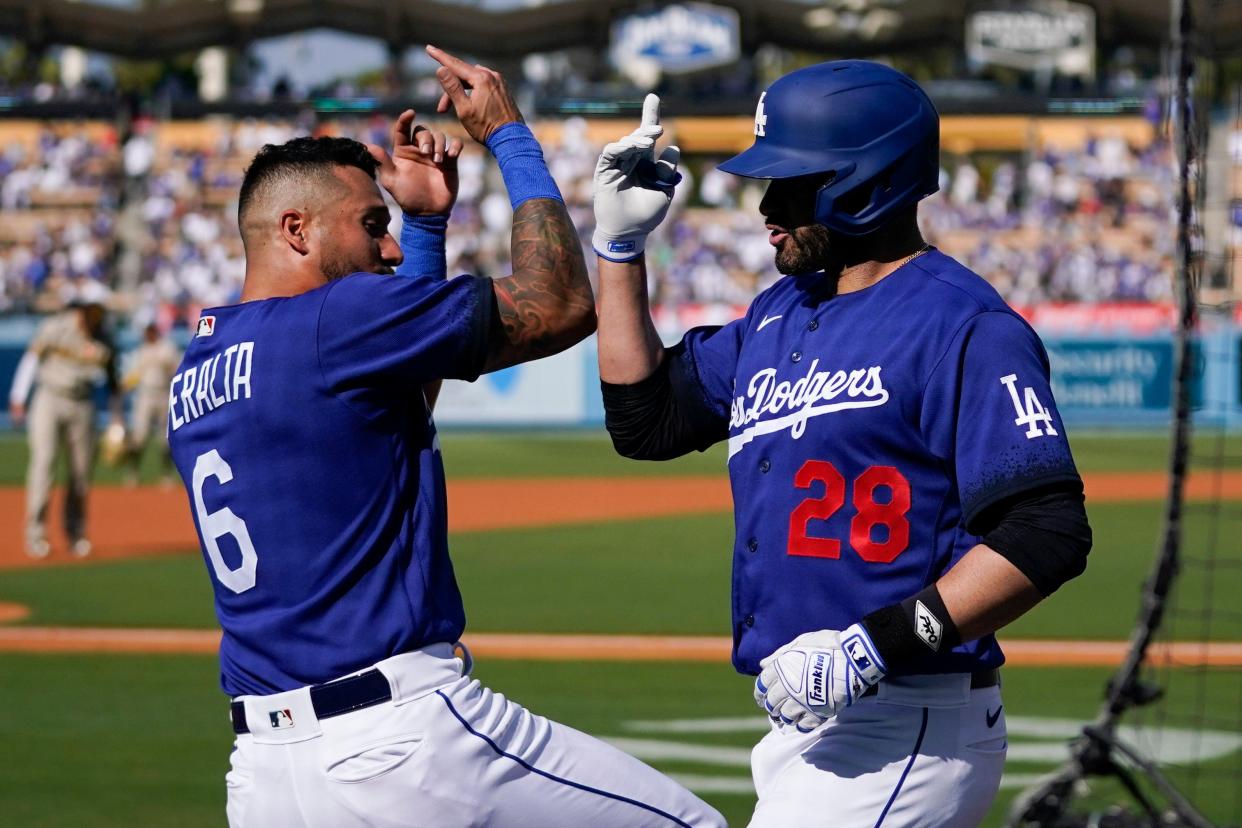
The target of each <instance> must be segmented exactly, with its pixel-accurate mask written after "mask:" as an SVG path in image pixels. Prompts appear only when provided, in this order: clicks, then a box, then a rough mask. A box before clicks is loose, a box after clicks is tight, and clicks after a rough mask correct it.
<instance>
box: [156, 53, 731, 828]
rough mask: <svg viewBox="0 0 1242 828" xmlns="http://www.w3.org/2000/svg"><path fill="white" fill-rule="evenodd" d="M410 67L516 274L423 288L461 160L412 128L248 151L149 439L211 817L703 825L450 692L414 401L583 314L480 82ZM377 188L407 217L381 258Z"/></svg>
mask: <svg viewBox="0 0 1242 828" xmlns="http://www.w3.org/2000/svg"><path fill="white" fill-rule="evenodd" d="M430 51H431V54H432V57H434V58H436V59H437V60H439V61H440V62H441V63H443V64H444V66H445V68H442V69H440V70H439V72H438V76H439V78H440V81H441V83H442V84H443V86H444V88H445V97H444V99H443V100H442V101H441V109H442V110H445V109H447V108H448V107H449V105H450V104H451V105H452V106H453V107H455V109H456V112H457V115H458V117H459V118H460V120H461V122H462V124H463V126H464V127H465V128H466V130H467V131H468V132H469V133H470V135H471V136H472V137H474V138H475V139H476V140H478V141H480V142H482V143H486V145H487V146H488V148H489V149H490V150H491V152H492V153H493V155H495V157H496V160H497V162H498V164H499V166H500V168H501V172H502V175H503V176H504V179H505V183H506V186H507V188H508V191H509V195H510V198H511V200H512V202H513V205H514V218H513V230H512V248H513V256H512V259H513V263H514V272H513V275H512V276H509V277H506V278H503V279H497V280H495V281H492V280H490V279H486V278H478V277H474V276H459V277H457V278H455V279H450V280H445V279H444V278H443V275H444V274H443V271H444V252H443V239H444V231H445V227H446V224H447V214H448V212H449V210H450V208H451V207H452V204H453V202H454V200H455V198H456V187H457V181H456V167H455V164H456V162H455V157H456V153H457V152H458V150H459V145H457V144H455V143H449V142H447V141H446V139H445V137H444V136H443V135H442V134H432V133H430V132H427V131H426V130H424V129H422V128H421V127H418V128H415V127H414V123H413V122H414V113H413V112H406V113H404V114H403V115H402V116H401V117H400V118H399V119H398V121H397V124H396V127H395V128H394V133H393V134H394V141H393V143H394V149H393V157H389V155H388V154H387V153H385V152H384V151H383V150H382V149H380V148H379V147H372V148H370V151H369V152H368V149H367V148H366V147H363V146H362V145H361V144H358V143H357V142H354V141H350V140H348V139H343V138H320V139H311V138H302V139H295V140H294V141H290V142H288V143H286V144H284V145H281V146H279V147H276V146H267V147H264V149H263V150H261V151H260V153H259V154H258V155H257V156H256V157H255V160H254V162H253V163H252V164H251V166H250V168H249V169H248V170H247V173H246V177H245V179H244V181H243V183H242V188H241V194H240V197H239V223H240V225H241V230H242V236H243V241H244V243H245V247H246V281H245V285H244V287H243V291H242V296H241V303H240V304H237V305H231V306H226V307H218V308H210V309H207V310H205V311H204V313H203V315H202V317H201V318H200V321H199V324H198V329H197V335H196V337H195V338H194V340H193V341H192V342H191V343H190V345H189V347H188V349H187V351H186V355H185V359H184V361H183V362H182V365H181V366H180V370H179V371H178V372H177V374H176V375H175V376H174V377H173V380H172V383H171V387H170V395H169V402H170V407H169V426H170V444H171V446H172V451H173V458H174V460H175V462H176V464H177V467H178V470H179V471H180V472H181V475H182V477H183V479H184V480H185V483H186V488H187V493H188V495H189V498H190V503H191V508H192V510H193V513H194V519H195V524H196V527H197V529H198V532H199V536H200V540H201V543H202V546H203V553H204V560H205V562H206V564H207V567H208V570H209V571H210V572H211V573H212V576H213V577H212V584H213V587H214V590H215V601H216V612H217V616H218V618H219V620H220V624H221V627H222V628H223V633H224V634H223V638H222V641H221V646H220V663H221V683H222V685H223V688H224V690H225V692H226V693H228V694H229V695H230V696H232V697H233V698H234V700H233V703H232V706H231V712H232V718H233V727H234V730H235V732H236V733H237V734H238V735H237V741H236V750H235V751H234V753H233V756H232V760H231V761H232V770H231V772H230V773H229V774H228V778H227V782H228V819H229V823H230V825H232V826H235V828H240V826H255V827H256V828H279V827H280V826H323V828H342V827H343V826H355V825H374V826H428V827H430V828H436V827H437V826H446V827H451V826H530V827H531V828H550V827H553V826H567V828H568V826H573V828H582V826H596V827H597V828H602V826H627V827H628V826H662V827H663V826H719V825H722V824H723V820H722V819H721V818H720V816H719V814H717V813H716V812H715V811H714V810H712V809H711V808H710V807H708V806H707V805H706V804H704V803H703V802H702V801H700V800H699V799H698V798H697V797H695V796H693V795H692V794H691V793H690V792H689V791H687V790H685V789H684V788H682V787H681V786H680V785H678V784H676V783H675V782H673V781H672V780H670V779H668V778H667V777H665V776H663V775H662V774H660V773H658V772H656V771H655V770H653V769H651V768H650V767H648V766H646V765H644V764H642V763H641V762H639V761H637V760H636V759H634V758H632V757H630V756H627V755H626V754H624V753H621V752H620V751H618V750H616V749H614V748H612V747H610V746H608V745H606V744H604V743H603V742H600V741H598V740H596V739H593V738H591V737H589V736H587V735H585V734H583V733H579V732H578V731H575V730H573V729H571V728H568V727H565V726H563V725H559V724H556V723H553V722H550V721H548V720H547V719H544V718H542V717H540V716H536V715H534V714H532V713H530V712H528V711H526V710H525V709H523V708H522V707H521V706H519V705H517V704H515V703H514V702H512V701H509V700H508V699H506V698H505V697H504V696H501V695H498V694H495V693H493V692H492V691H491V690H489V689H487V688H485V687H483V686H481V685H480V684H479V682H477V681H472V680H471V679H470V677H469V669H470V668H469V659H468V657H467V656H465V655H464V654H463V657H461V658H459V657H457V656H456V655H455V652H454V642H456V641H457V640H458V639H459V637H460V636H461V634H462V631H463V629H464V626H465V616H464V611H463V607H462V600H461V595H460V593H459V592H458V589H457V584H456V580H455V578H454V576H453V568H452V564H451V562H450V560H449V557H448V548H447V546H448V544H447V511H446V503H445V489H444V470H443V465H442V464H441V461H440V452H439V442H438V440H437V438H436V430H435V425H434V422H433V421H432V418H431V412H430V407H429V406H428V404H427V402H426V400H425V398H424V396H423V394H422V393H421V392H420V389H422V388H424V387H426V386H427V385H428V384H429V383H434V382H435V381H437V380H440V379H443V378H448V377H453V378H460V379H473V378H475V377H477V376H478V375H479V374H480V373H481V372H485V371H493V370H497V369H500V368H503V367H506V366H510V365H514V364H517V363H520V362H524V361H527V360H530V359H534V358H537V357H540V356H544V355H547V354H550V353H555V352H557V351H559V350H562V349H564V348H567V347H569V346H570V345H572V344H574V343H575V342H577V341H579V340H581V339H582V338H583V337H585V336H586V335H587V334H589V333H590V332H591V330H592V329H593V327H594V313H593V310H594V308H593V302H592V295H591V288H590V284H589V282H588V281H587V278H586V267H585V263H584V261H583V258H582V250H581V246H580V243H579V241H578V236H577V233H576V232H575V230H574V227H573V224H572V223H571V221H570V219H569V216H568V213H567V212H566V210H565V206H564V203H563V201H562V200H561V198H560V194H559V192H558V191H557V189H556V185H555V183H554V182H553V181H552V178H551V176H550V175H549V174H548V171H547V167H546V166H545V164H544V161H543V155H542V151H541V150H540V147H539V145H538V143H536V141H535V139H534V136H533V135H532V134H531V132H530V130H529V129H527V128H526V126H525V125H524V124H523V123H522V122H521V116H520V114H519V113H518V111H517V108H516V106H515V105H514V103H513V101H512V99H511V98H510V96H509V93H508V91H507V90H506V88H505V85H504V83H503V81H502V80H501V78H500V76H499V75H498V74H496V73H495V72H493V71H491V70H489V69H486V68H483V67H478V66H470V65H468V64H465V63H463V62H462V61H460V60H457V59H456V58H453V57H451V56H449V55H446V54H444V53H443V52H440V51H438V50H434V49H432V50H430ZM467 84H468V85H469V87H470V88H471V89H472V92H471V94H470V95H467V94H466V85H467ZM377 162H378V164H377ZM377 167H378V168H377ZM376 172H378V175H379V180H380V182H381V183H382V184H383V185H384V187H385V188H386V189H387V190H388V191H389V192H390V193H391V194H392V196H393V198H394V199H395V200H396V202H397V204H398V205H400V206H401V208H402V210H403V211H404V213H405V217H404V219H403V226H402V232H401V239H402V245H401V247H400V248H399V247H398V244H397V242H396V241H395V240H394V239H393V238H392V236H390V235H389V234H388V230H387V227H388V220H389V217H388V211H387V208H386V207H385V206H384V201H383V199H382V198H381V197H380V191H379V188H378V187H377V186H376V183H375V180H374V175H375V173H376ZM403 250H404V255H403ZM394 268H396V274H397V275H395V276H394V275H386V274H391V273H392V272H393V269H394ZM402 277H404V278H402Z"/></svg>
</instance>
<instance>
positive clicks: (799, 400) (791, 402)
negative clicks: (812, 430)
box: [729, 359, 888, 457]
mask: <svg viewBox="0 0 1242 828" xmlns="http://www.w3.org/2000/svg"><path fill="white" fill-rule="evenodd" d="M881 370H882V369H881V366H879V365H872V366H871V367H869V368H856V369H854V370H851V371H845V370H839V371H831V370H829V371H821V370H819V360H818V359H816V360H813V361H812V362H811V365H810V368H808V369H807V372H806V376H804V377H802V378H801V379H798V380H795V381H793V382H790V381H789V380H782V381H781V382H777V381H776V369H775V368H764V369H763V370H762V371H759V372H758V373H756V374H755V375H754V376H753V377H751V378H750V383H749V384H747V386H746V394H745V395H744V396H741V397H737V398H736V399H734V400H733V407H732V411H731V412H730V414H729V428H730V429H731V430H732V429H737V428H740V429H742V431H741V433H739V434H734V435H733V436H732V437H730V438H729V457H733V455H735V454H737V453H738V452H739V451H741V450H742V447H743V446H745V445H746V444H747V443H749V442H750V441H751V440H753V439H755V438H756V437H758V436H759V435H761V434H772V433H775V432H777V431H784V430H785V429H789V436H791V437H793V438H794V439H795V440H797V439H798V438H799V437H801V436H802V435H803V434H805V433H806V422H807V420H809V419H811V418H812V417H819V416H821V415H823V414H831V413H833V412H834V411H844V410H846V409H850V408H874V407H876V406H880V405H884V403H886V402H888V391H887V389H885V388H884V381H883V380H882V379H881V378H880V371H881Z"/></svg>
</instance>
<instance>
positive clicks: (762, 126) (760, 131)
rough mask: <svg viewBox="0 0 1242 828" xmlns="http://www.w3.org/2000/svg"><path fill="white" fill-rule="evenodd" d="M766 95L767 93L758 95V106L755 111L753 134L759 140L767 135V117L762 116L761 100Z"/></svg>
mask: <svg viewBox="0 0 1242 828" xmlns="http://www.w3.org/2000/svg"><path fill="white" fill-rule="evenodd" d="M767 95H768V93H767V92H760V93H759V106H758V108H756V109H755V134H756V135H758V136H759V137H760V138H762V137H764V136H765V135H767V134H768V133H767V130H766V127H767V125H768V116H767V115H764V114H763V99H764V98H766V97H767Z"/></svg>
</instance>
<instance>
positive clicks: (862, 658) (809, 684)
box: [755, 624, 885, 733]
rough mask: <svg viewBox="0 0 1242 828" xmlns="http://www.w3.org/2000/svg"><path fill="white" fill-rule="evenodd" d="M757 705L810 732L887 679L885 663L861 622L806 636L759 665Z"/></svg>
mask: <svg viewBox="0 0 1242 828" xmlns="http://www.w3.org/2000/svg"><path fill="white" fill-rule="evenodd" d="M759 666H760V667H761V668H763V672H761V673H760V674H759V678H758V679H756V680H755V702H756V703H757V704H758V705H759V706H760V707H762V708H763V709H764V710H765V711H766V712H767V714H768V715H769V716H770V717H772V718H773V719H775V720H777V721H779V722H781V723H782V724H791V725H794V726H795V727H797V728H798V730H800V731H802V732H803V733H809V732H810V731H812V730H814V729H815V728H817V727H819V726H820V725H822V724H823V723H824V722H826V721H828V720H829V719H831V718H832V717H833V716H835V715H837V714H838V713H840V712H841V711H842V710H844V709H845V708H847V707H849V706H850V705H851V704H853V703H854V702H856V701H858V699H859V697H861V696H862V694H863V691H864V690H866V689H867V688H868V687H870V686H871V685H873V684H875V683H876V682H877V681H879V680H880V679H882V678H884V672H885V667H884V662H883V661H881V659H880V656H879V654H878V653H877V652H876V649H875V645H874V644H872V643H871V636H870V635H868V634H867V631H866V630H865V629H863V628H862V626H861V625H859V624H854V625H852V626H850V627H847V628H846V629H845V630H842V631H841V632H837V631H836V630H819V631H817V632H809V633H804V634H802V635H800V636H798V637H797V638H795V639H794V640H793V641H791V642H789V643H788V644H786V645H785V646H784V647H781V648H780V649H779V650H777V651H776V652H774V653H772V655H770V656H768V657H767V658H765V659H764V660H763V661H761V662H759Z"/></svg>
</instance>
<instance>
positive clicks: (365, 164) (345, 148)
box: [237, 137, 378, 220]
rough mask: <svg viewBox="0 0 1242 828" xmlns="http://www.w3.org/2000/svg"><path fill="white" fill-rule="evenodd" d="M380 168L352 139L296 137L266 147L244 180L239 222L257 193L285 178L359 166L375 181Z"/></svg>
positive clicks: (238, 208)
mask: <svg viewBox="0 0 1242 828" xmlns="http://www.w3.org/2000/svg"><path fill="white" fill-rule="evenodd" d="M377 166H378V164H377V163H376V161H375V158H374V157H373V156H372V155H371V153H370V152H368V151H367V148H366V146H365V145H363V144H360V143H358V142H357V141H355V140H353V139H352V138H330V137H323V138H294V139H293V140H292V141H286V142H285V143H283V144H265V145H264V146H263V148H262V149H261V150H259V152H258V154H257V155H255V157H254V160H253V161H251V162H250V166H249V167H247V168H246V175H245V177H244V178H242V184H241V193H240V195H239V196H238V199H237V217H238V219H239V220H240V219H241V217H242V216H243V215H244V214H245V212H246V207H247V206H249V204H250V201H251V199H253V198H254V194H255V192H256V191H258V190H259V189H260V188H262V187H263V186H264V185H266V184H269V183H271V182H275V181H278V180H279V179H281V178H285V177H286V176H297V177H309V176H315V175H330V174H331V172H332V168H333V167H357V168H358V169H360V170H362V171H363V172H364V173H366V174H367V175H369V176H370V177H371V178H375V169H376V167H377Z"/></svg>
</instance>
